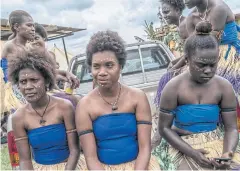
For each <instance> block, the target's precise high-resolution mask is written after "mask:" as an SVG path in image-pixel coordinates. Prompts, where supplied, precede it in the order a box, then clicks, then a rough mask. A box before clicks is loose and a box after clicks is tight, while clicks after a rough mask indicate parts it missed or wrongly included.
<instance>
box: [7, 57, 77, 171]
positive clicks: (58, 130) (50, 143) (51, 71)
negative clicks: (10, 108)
mask: <svg viewBox="0 0 240 171" xmlns="http://www.w3.org/2000/svg"><path fill="white" fill-rule="evenodd" d="M45 55H46V53H43V54H36V53H35V54H34V55H32V54H28V56H25V57H16V58H15V59H14V60H11V61H10V62H9V71H8V72H9V79H10V81H11V82H12V83H13V84H16V85H17V86H18V87H19V89H20V91H21V93H22V94H23V96H24V98H25V99H26V100H27V102H28V103H27V104H26V105H24V106H22V107H21V108H19V109H18V110H17V111H16V112H15V113H14V115H13V118H12V122H13V124H12V125H13V131H14V136H15V141H16V145H17V150H18V153H19V159H20V169H21V170H32V169H36V170H63V169H64V168H65V169H66V170H74V169H75V168H76V165H77V161H78V158H79V148H78V140H77V134H76V127H75V122H74V108H73V106H72V104H71V103H70V102H68V101H66V100H64V99H60V98H57V97H53V96H50V95H48V94H47V91H48V90H51V89H52V88H53V87H54V85H55V81H54V77H55V68H54V66H53V65H52V63H51V61H50V60H48V59H50V57H49V58H47V57H46V56H45ZM30 147H31V150H30ZM32 157H33V159H34V161H33V162H32Z"/></svg>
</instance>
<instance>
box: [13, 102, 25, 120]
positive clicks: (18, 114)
mask: <svg viewBox="0 0 240 171" xmlns="http://www.w3.org/2000/svg"><path fill="white" fill-rule="evenodd" d="M27 113H28V104H26V105H23V106H22V107H20V108H18V109H17V110H16V111H15V112H14V113H13V114H12V121H13V122H19V121H21V120H23V118H24V117H25V115H26V114H27Z"/></svg>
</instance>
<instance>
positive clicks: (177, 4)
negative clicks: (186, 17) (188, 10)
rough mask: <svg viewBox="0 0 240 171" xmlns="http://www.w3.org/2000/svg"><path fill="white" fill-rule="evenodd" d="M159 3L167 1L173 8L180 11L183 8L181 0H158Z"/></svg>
mask: <svg viewBox="0 0 240 171" xmlns="http://www.w3.org/2000/svg"><path fill="white" fill-rule="evenodd" d="M160 2H161V3H167V4H169V5H171V6H173V7H174V8H175V9H179V10H180V11H181V12H182V11H183V10H184V9H185V4H184V2H183V0H160Z"/></svg>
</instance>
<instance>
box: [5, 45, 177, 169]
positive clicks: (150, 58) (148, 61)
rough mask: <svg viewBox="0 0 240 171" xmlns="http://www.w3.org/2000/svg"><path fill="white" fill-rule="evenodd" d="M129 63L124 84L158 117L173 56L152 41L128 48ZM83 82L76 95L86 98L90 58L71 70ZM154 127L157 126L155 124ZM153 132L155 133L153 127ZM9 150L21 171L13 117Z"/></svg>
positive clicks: (75, 62)
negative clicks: (142, 94)
mask: <svg viewBox="0 0 240 171" xmlns="http://www.w3.org/2000/svg"><path fill="white" fill-rule="evenodd" d="M126 50H127V60H126V64H125V66H124V69H123V71H122V75H121V78H120V82H121V83H122V84H125V85H128V86H132V87H137V88H140V89H142V90H143V91H144V92H145V93H146V94H147V97H148V99H149V102H150V104H151V110H152V115H154V114H155V113H156V110H155V107H154V105H153V100H154V97H155V94H156V91H157V87H158V82H159V80H160V78H161V76H162V75H163V74H164V73H165V72H166V71H167V67H168V65H169V63H170V61H171V60H173V59H174V56H173V54H172V53H171V51H170V50H169V49H168V47H167V46H166V45H165V44H163V43H162V42H160V41H149V42H141V43H134V44H129V45H127V47H126ZM68 70H69V71H70V72H72V73H73V74H74V75H76V76H77V77H78V78H79V80H80V87H79V88H78V89H76V90H74V93H75V94H81V95H85V94H87V93H88V92H89V91H91V90H92V88H93V82H92V76H91V73H90V71H89V67H88V66H87V65H86V55H85V54H82V55H77V56H75V57H74V58H72V60H71V61H70V65H69V69H68ZM153 125H154V124H153ZM153 129H155V128H154V127H153ZM7 131H8V149H9V156H10V161H11V165H12V169H13V170H18V169H19V156H18V152H17V148H16V144H15V141H14V136H13V130H12V116H11V115H10V116H9V118H8V125H7Z"/></svg>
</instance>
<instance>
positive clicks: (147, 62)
mask: <svg viewBox="0 0 240 171" xmlns="http://www.w3.org/2000/svg"><path fill="white" fill-rule="evenodd" d="M141 53H142V59H143V67H144V70H145V71H152V70H158V69H160V68H166V67H167V66H168V64H169V62H170V61H169V59H168V57H167V56H166V53H164V50H163V49H161V48H160V47H159V46H156V47H148V48H141Z"/></svg>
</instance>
